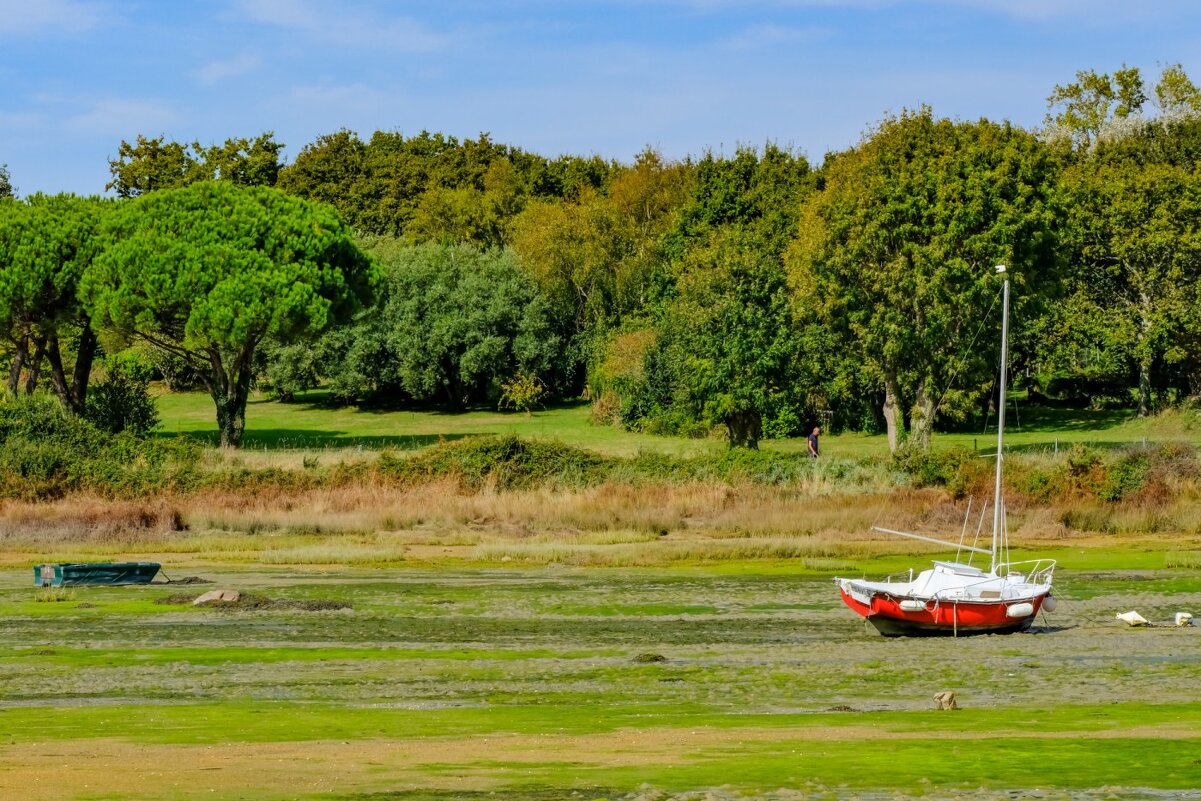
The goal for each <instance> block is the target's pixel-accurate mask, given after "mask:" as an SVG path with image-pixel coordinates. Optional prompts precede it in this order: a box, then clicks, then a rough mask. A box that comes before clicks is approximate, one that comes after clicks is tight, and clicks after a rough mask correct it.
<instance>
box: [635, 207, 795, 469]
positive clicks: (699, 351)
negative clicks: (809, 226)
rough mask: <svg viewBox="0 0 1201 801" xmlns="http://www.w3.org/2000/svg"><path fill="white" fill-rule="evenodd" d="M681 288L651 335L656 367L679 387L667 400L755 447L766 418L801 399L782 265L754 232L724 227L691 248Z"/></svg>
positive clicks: (731, 438)
mask: <svg viewBox="0 0 1201 801" xmlns="http://www.w3.org/2000/svg"><path fill="white" fill-rule="evenodd" d="M678 293H679V294H678V296H677V297H676V298H675V300H674V301H672V303H671V304H670V305H668V306H667V308H666V310H665V312H664V315H663V318H662V320H661V321H660V324H659V327H658V331H659V336H658V341H657V342H656V348H657V351H658V354H659V355H658V358H659V359H660V360H661V362H662V364H663V367H662V368H660V369H666V370H667V371H668V372H669V373H670V374H671V376H672V380H671V383H672V384H674V385H675V387H676V391H675V392H673V395H674V397H673V398H672V402H675V403H685V404H688V405H690V406H691V407H692V408H693V411H694V413H695V414H696V416H697V417H698V418H699V419H701V420H703V421H705V422H707V423H709V424H710V425H718V424H720V425H724V426H725V427H726V431H727V432H728V437H729V443H730V446H731V447H737V446H743V447H748V448H757V447H758V445H759V439H760V438H761V437H762V436H763V434H764V421H765V420H766V419H769V418H775V417H777V416H778V415H779V413H780V412H781V410H782V409H789V410H795V409H797V408H798V407H799V406H800V405H801V404H800V403H799V402H798V396H799V395H800V394H801V387H800V383H799V381H798V375H799V371H798V367H799V359H800V352H799V343H798V338H797V326H796V325H795V323H794V320H793V318H792V316H791V312H790V310H791V294H790V291H789V288H788V283H787V279H786V275H785V272H784V269H783V267H782V265H781V264H780V263H779V261H778V260H777V259H775V258H774V257H772V256H771V255H767V254H764V253H763V252H762V250H761V249H760V247H759V246H758V242H757V241H756V240H755V239H754V238H752V237H748V236H746V235H745V234H739V233H738V232H736V231H731V232H727V233H725V234H722V235H717V236H715V237H712V238H711V241H710V243H709V244H708V245H706V246H705V247H701V248H697V249H694V250H693V251H691V252H690V254H689V256H688V258H687V260H686V262H685V265H684V266H683V270H682V274H681V275H680V278H679V282H678ZM652 358H653V357H652ZM652 371H653V368H652ZM798 422H799V421H798Z"/></svg>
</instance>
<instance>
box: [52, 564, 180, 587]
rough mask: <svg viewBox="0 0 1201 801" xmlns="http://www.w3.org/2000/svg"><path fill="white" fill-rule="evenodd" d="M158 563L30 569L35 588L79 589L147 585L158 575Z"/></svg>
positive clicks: (70, 565)
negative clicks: (92, 586) (99, 586)
mask: <svg viewBox="0 0 1201 801" xmlns="http://www.w3.org/2000/svg"><path fill="white" fill-rule="evenodd" d="M160 567H161V565H159V563H158V562H86V563H78V564H47V565H36V566H35V567H34V568H33V583H34V586H37V587H83V586H89V585H107V586H120V585H123V584H149V583H150V582H151V581H153V580H154V577H155V575H157V574H158V571H159V568H160Z"/></svg>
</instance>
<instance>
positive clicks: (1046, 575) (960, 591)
mask: <svg viewBox="0 0 1201 801" xmlns="http://www.w3.org/2000/svg"><path fill="white" fill-rule="evenodd" d="M1021 565H1030V568H1029V569H1028V570H1026V569H1023V570H1014V569H1013V568H1015V567H1018V566H1021ZM1054 572H1055V560H1054V559H1031V560H1028V561H1025V562H1005V563H1003V564H1000V565H997V573H996V575H994V576H989V577H988V578H985V579H981V580H980V581H977V582H974V583H972V584H965V585H963V586H962V587H947V588H945V589H941V590H937V591H935V592H934V593H933V594H932V595H931V596H930V598H931V599H932V600H935V601H949V600H951V599H959V598H962V597H963V596H965V595H970V594H971V593H970V592H969V590H971V589H972V588H973V587H980V586H982V585H985V584H993V583H995V582H996V581H997V578H998V577H1000V578H1001V579H1006V578H1009V577H1011V576H1015V575H1016V576H1020V577H1021V578H1022V581H1023V583H1025V584H1033V585H1035V586H1038V585H1043V584H1047V585H1049V584H1050V583H1051V574H1052V573H1054Z"/></svg>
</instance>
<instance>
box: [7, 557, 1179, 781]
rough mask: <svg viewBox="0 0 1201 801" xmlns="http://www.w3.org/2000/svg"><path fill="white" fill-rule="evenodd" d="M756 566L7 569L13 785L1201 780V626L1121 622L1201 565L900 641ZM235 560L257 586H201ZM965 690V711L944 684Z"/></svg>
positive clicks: (817, 586)
mask: <svg viewBox="0 0 1201 801" xmlns="http://www.w3.org/2000/svg"><path fill="white" fill-rule="evenodd" d="M751 571H752V572H739V573H736V574H732V573H729V572H719V571H716V570H709V569H702V568H689V569H678V570H624V569H623V570H618V569H588V570H585V569H568V568H559V567H551V568H544V569H536V570H530V569H521V570H518V569H509V570H505V569H487V570H485V569H473V570H464V569H453V570H452V569H428V568H427V569H393V568H389V569H379V570H340V569H339V570H333V571H330V572H317V571H311V570H309V571H297V570H282V569H281V570H256V571H232V570H224V569H221V570H213V571H209V572H205V574H204V578H208V579H211V580H213V581H214V582H215V583H214V584H212V585H208V586H206V587H205V588H196V589H195V590H194V591H189V590H190V588H186V587H185V588H181V587H179V586H174V587H170V586H167V587H164V586H159V585H152V586H141V587H137V586H135V587H85V588H77V589H75V590H73V591H72V595H71V596H70V597H68V598H66V599H65V600H62V601H55V602H46V601H44V600H39V599H38V598H37V597H36V591H35V590H32V589H31V588H29V587H28V585H27V583H26V582H27V579H26V578H25V576H26V575H27V574H25V573H24V571H21V572H20V573H19V574H18V572H17V571H9V572H5V573H0V697H2V698H3V699H4V700H3V702H0V727H2V732H3V738H0V764H2V765H3V766H4V769H3V770H0V797H5V798H7V797H14V798H15V797H26V794H27V793H28V790H29V788H30V787H35V786H36V787H37V788H38V794H37V797H38V798H43V799H64V800H65V799H91V798H109V797H119V798H123V799H160V798H173V799H193V798H216V799H235V798H251V799H325V800H326V801H330V800H331V799H428V798H440V799H450V798H475V797H479V798H481V799H482V798H506V799H552V798H574V799H581V798H582V799H589V798H609V799H652V798H654V799H669V798H679V799H683V798H690V797H691V798H698V797H704V796H702V795H696V794H703V793H709V796H708V797H712V798H723V797H730V798H734V797H738V798H752V799H754V798H761V799H768V798H771V799H786V798H788V799H796V798H800V797H807V798H808V797H816V798H829V799H834V798H839V799H851V798H889V799H892V798H898V797H900V798H905V797H916V796H923V797H925V798H950V797H963V796H966V797H970V798H993V797H996V798H1013V797H1022V794H1026V793H1033V792H1035V791H1037V792H1038V793H1041V794H1042V795H1041V797H1050V798H1074V799H1086V800H1088V799H1092V798H1097V799H1100V798H1118V799H1136V798H1139V799H1141V798H1167V797H1173V798H1187V797H1189V795H1188V794H1189V793H1190V792H1192V791H1194V790H1195V789H1196V788H1197V787H1201V764H1199V763H1198V762H1197V760H1198V754H1201V704H1198V703H1197V701H1198V700H1199V697H1201V682H1199V681H1198V679H1199V677H1201V629H1193V628H1175V627H1172V626H1170V625H1160V626H1156V627H1154V628H1150V629H1141V630H1140V629H1130V628H1127V627H1126V626H1125V625H1123V624H1121V623H1119V622H1117V621H1116V620H1114V613H1115V612H1118V611H1126V610H1127V609H1130V608H1135V609H1138V610H1139V611H1140V612H1141V613H1142V614H1143V615H1144V616H1145V617H1147V618H1148V619H1150V620H1152V621H1153V622H1158V623H1168V622H1169V621H1170V619H1171V615H1172V614H1173V613H1174V612H1175V611H1177V610H1180V609H1186V610H1187V609H1188V605H1189V604H1190V603H1192V602H1194V601H1195V599H1196V598H1197V597H1199V594H1201V577H1199V576H1198V575H1197V574H1196V573H1195V572H1186V571H1168V570H1163V571H1140V572H1139V573H1123V572H1100V573H1091V574H1081V573H1074V574H1073V573H1072V572H1070V571H1065V572H1064V574H1063V576H1062V579H1061V584H1060V587H1058V588H1057V592H1058V593H1059V594H1060V598H1061V604H1060V606H1059V609H1058V611H1057V612H1056V614H1055V615H1054V616H1049V617H1047V618H1046V619H1042V618H1040V620H1039V621H1038V623H1037V624H1036V625H1035V627H1034V628H1033V629H1032V633H1029V634H1018V635H1010V636H1005V637H977V638H971V639H961V640H953V639H945V640H943V639H938V640H889V639H886V638H882V637H879V636H878V635H876V634H875V633H873V632H869V631H865V629H864V627H863V624H862V623H861V622H860V621H858V620H857V619H856V618H855V617H854V615H852V614H851V613H850V612H848V611H847V610H845V609H844V608H842V605H841V603H840V602H839V601H838V599H837V594H836V593H835V592H834V588H833V586H832V584H831V583H830V582H829V580H828V579H816V578H813V577H805V576H799V575H790V574H787V573H783V572H780V571H778V570H777V571H773V572H771V573H756V572H753V568H751ZM214 587H215V588H235V589H239V590H241V591H242V592H243V594H244V595H249V596H251V597H253V598H256V599H257V600H256V602H254V603H249V604H246V605H233V606H229V607H225V608H222V607H211V606H210V607H193V606H192V605H191V604H190V600H189V599H190V597H191V595H194V594H199V593H200V592H201V591H202V590H203V589H208V588H214ZM263 599H268V600H271V601H274V603H268V602H265V601H264V600H263ZM339 607H341V608H339ZM948 689H949V690H954V691H955V692H956V693H957V694H958V699H959V703H960V705H961V706H962V709H961V710H959V711H957V712H938V711H935V710H933V708H932V707H933V704H932V701H931V697H932V695H933V694H934V693H936V692H939V691H941V690H948ZM48 775H53V777H54V781H53V782H45V781H43V778H44V777H45V776H48ZM1015 793H1016V794H1018V795H1017V796H1015V795H1014V794H1015ZM690 794H692V795H690ZM1193 797H1201V796H1197V794H1196V793H1195V792H1194V793H1193Z"/></svg>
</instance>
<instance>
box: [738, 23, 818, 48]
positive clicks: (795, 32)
mask: <svg viewBox="0 0 1201 801" xmlns="http://www.w3.org/2000/svg"><path fill="white" fill-rule="evenodd" d="M827 35H828V34H827V32H826V31H824V30H821V29H818V28H802V27H790V26H787V25H755V26H752V27H750V28H745V29H743V30H742V31H739V32H738V33H737V34H735V35H734V36H731V37H730V38H729V39H727V40H725V42H723V45H724V46H725V47H729V48H731V49H733V50H758V49H761V48H766V47H776V46H779V45H797V44H804V43H807V42H815V41H818V40H820V39H823V38H825V37H826V36H827Z"/></svg>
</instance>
